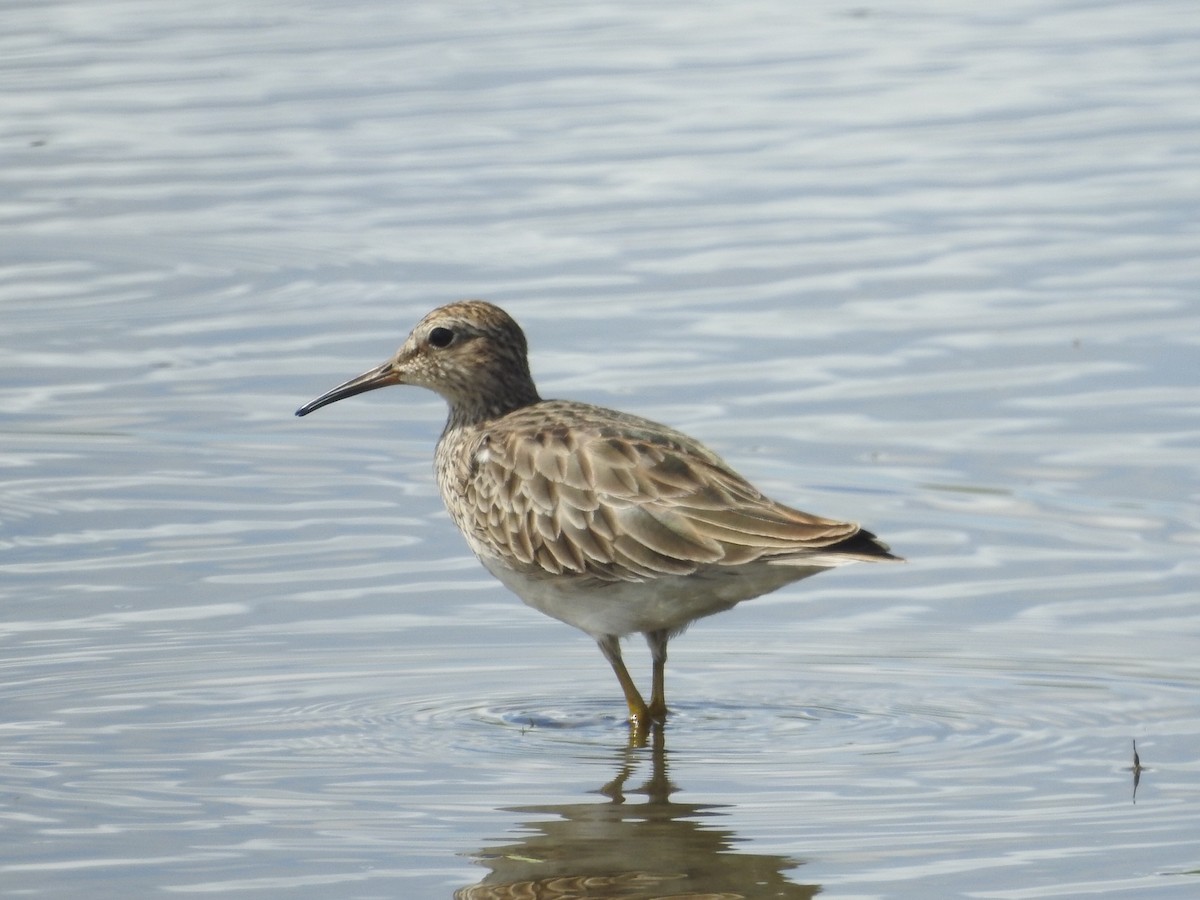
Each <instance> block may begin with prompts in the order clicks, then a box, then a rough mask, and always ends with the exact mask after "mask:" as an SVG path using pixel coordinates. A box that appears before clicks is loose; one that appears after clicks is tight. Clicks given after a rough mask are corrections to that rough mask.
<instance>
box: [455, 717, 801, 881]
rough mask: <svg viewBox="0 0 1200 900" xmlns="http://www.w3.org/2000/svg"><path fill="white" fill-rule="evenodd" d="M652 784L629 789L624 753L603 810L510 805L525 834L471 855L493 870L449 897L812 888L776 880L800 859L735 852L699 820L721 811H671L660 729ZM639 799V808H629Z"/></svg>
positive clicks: (636, 757)
mask: <svg viewBox="0 0 1200 900" xmlns="http://www.w3.org/2000/svg"><path fill="white" fill-rule="evenodd" d="M650 753H651V756H650V759H651V765H652V770H651V774H650V777H649V778H648V779H647V780H646V781H645V783H644V784H642V785H641V786H640V787H638V788H633V789H627V788H626V782H627V781H628V780H629V778H630V777H631V776H632V775H633V773H634V770H635V769H636V768H637V764H638V763H639V762H640V761H641V760H642V759H643V758H644V754H645V751H644V750H638V749H636V748H628V749H626V750H624V751H623V752H622V753H621V754H620V757H619V768H618V771H617V776H616V777H615V778H614V779H613V780H612V781H610V782H609V783H608V784H606V785H605V786H604V787H602V788H600V790H599V791H598V793H601V794H604V795H606V796H607V797H608V798H609V800H608V801H607V802H594V803H568V804H564V805H560V806H522V807H513V808H511V810H510V811H511V812H518V813H534V814H536V816H537V818H535V819H532V820H530V821H529V822H527V823H526V824H525V826H524V830H525V831H527V832H528V835H527V836H526V837H525V839H524V840H522V841H520V842H519V843H516V844H506V845H504V846H502V847H492V848H488V849H486V850H480V851H478V852H476V853H472V854H471V855H472V856H474V857H475V858H476V859H477V860H478V861H479V862H480V863H482V864H483V865H485V866H487V867H488V868H489V869H491V872H490V873H489V874H488V875H487V877H486V878H484V879H483V881H481V882H480V883H479V884H477V885H474V886H472V887H467V888H463V889H461V890H459V891H456V892H455V894H454V896H455V898H456V900H499V898H516V897H521V898H537V900H551V898H555V900H565V898H567V897H574V898H586V900H600V898H612V900H638V898H651V897H663V896H670V897H675V898H687V897H701V896H703V897H713V896H719V897H723V898H729V900H734V898H766V897H773V898H793V900H795V898H810V897H813V896H815V895H816V894H817V893H818V892H819V891H820V886H818V885H799V884H794V883H792V882H790V881H788V880H787V877H786V876H785V875H784V872H785V871H786V870H788V869H792V868H795V867H796V866H797V865H800V861H799V860H794V859H789V858H788V857H785V856H769V855H764V854H754V853H745V852H739V851H737V850H735V849H733V845H734V835H733V833H732V832H730V831H726V830H722V829H717V828H712V827H710V826H708V825H706V824H705V822H704V820H705V819H707V818H708V817H711V816H718V815H721V812H720V807H714V806H703V805H700V804H696V803H673V802H672V801H671V793H672V792H673V791H674V790H675V786H674V785H673V784H671V782H670V780H669V779H668V777H667V765H666V751H665V749H664V741H663V731H662V728H661V727H658V728H655V729H654V735H653V742H652V747H651V749H650ZM629 794H641V795H643V796H644V797H645V798H646V800H645V802H643V803H629V802H627V798H628V795H629Z"/></svg>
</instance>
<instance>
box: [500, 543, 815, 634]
mask: <svg viewBox="0 0 1200 900" xmlns="http://www.w3.org/2000/svg"><path fill="white" fill-rule="evenodd" d="M481 561H482V562H483V564H484V566H485V567H486V568H487V570H488V571H489V572H491V573H492V574H493V575H495V576H496V578H498V579H499V580H500V582H501V583H502V584H504V586H505V587H507V588H508V589H509V590H510V591H512V592H513V593H514V594H516V595H517V596H518V597H520V598H521V599H522V600H524V601H525V603H526V604H528V605H529V606H532V607H533V608H534V609H536V610H538V612H542V613H545V614H546V615H548V616H551V617H552V618H555V619H558V620H559V621H561V622H566V623H567V624H568V625H573V626H575V627H576V628H578V629H580V630H582V631H586V632H587V633H588V634H590V635H592V636H593V637H599V636H601V635H608V634H614V635H618V636H624V635H627V634H633V633H634V632H647V631H664V630H665V631H670V632H677V631H681V630H683V629H684V628H686V627H687V626H688V624H690V623H691V622H694V621H695V620H696V619H700V618H703V617H704V616H710V615H712V614H713V613H718V612H721V611H722V610H726V609H729V608H731V607H733V606H735V605H736V604H738V603H740V602H741V601H743V600H749V599H751V598H753V597H758V596H761V595H762V594H766V593H768V592H770V591H773V590H775V589H776V588H779V587H782V586H783V585H785V584H787V583H788V582H791V581H798V580H799V579H801V578H807V577H808V576H810V575H815V574H817V573H818V572H822V571H824V570H825V568H827V567H826V566H792V565H786V566H780V565H770V564H767V563H761V564H759V565H754V566H742V567H739V568H737V569H720V568H716V567H714V568H711V569H709V570H707V571H705V572H703V573H697V574H695V575H668V576H663V577H661V578H655V579H652V580H648V581H641V582H628V581H618V582H600V581H597V580H596V579H591V578H586V579H585V578H571V577H568V576H563V575H557V576H548V577H533V576H529V575H525V574H522V573H520V572H516V571H514V570H512V569H510V568H507V567H505V566H503V565H501V564H500V563H499V562H497V561H496V560H493V559H487V558H484V559H482V560H481Z"/></svg>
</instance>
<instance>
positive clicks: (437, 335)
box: [429, 327, 454, 350]
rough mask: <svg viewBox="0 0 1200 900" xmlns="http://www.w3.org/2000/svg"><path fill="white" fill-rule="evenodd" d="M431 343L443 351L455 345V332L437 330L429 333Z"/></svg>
mask: <svg viewBox="0 0 1200 900" xmlns="http://www.w3.org/2000/svg"><path fill="white" fill-rule="evenodd" d="M429 343H431V344H433V346H435V347H437V348H438V349H439V350H441V349H442V348H444V347H449V346H450V345H451V344H453V343H454V332H453V331H451V330H450V329H449V328H440V327H439V328H435V329H433V331H431V332H429Z"/></svg>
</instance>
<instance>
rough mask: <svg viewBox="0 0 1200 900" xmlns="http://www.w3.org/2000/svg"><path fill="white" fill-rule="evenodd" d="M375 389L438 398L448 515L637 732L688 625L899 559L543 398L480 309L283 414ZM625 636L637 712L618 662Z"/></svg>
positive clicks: (645, 429)
mask: <svg viewBox="0 0 1200 900" xmlns="http://www.w3.org/2000/svg"><path fill="white" fill-rule="evenodd" d="M388 385H414V386H417V387H423V388H427V389H429V390H431V391H433V392H434V393H436V394H439V395H441V397H442V398H443V399H444V400H445V401H446V403H447V405H448V407H449V415H448V417H447V419H446V424H445V427H444V429H443V430H442V433H441V437H440V438H439V439H438V442H437V447H436V450H435V452H434V468H435V472H436V477H437V483H438V487H439V489H440V492H441V495H442V500H443V501H444V503H445V506H446V509H447V511H448V512H449V514H450V518H451V519H452V520H453V521H454V524H455V525H457V526H458V529H459V531H460V532H462V534H463V536H464V537H465V538H466V541H467V544H468V545H469V546H470V548H471V550H472V551H473V552H474V554H475V556H476V557H478V559H479V561H480V562H481V563H482V564H483V566H484V567H485V568H486V569H487V570H488V571H489V572H490V573H491V574H492V575H493V576H495V578H497V579H498V580H499V581H500V582H501V583H502V584H503V585H504V586H505V587H507V588H508V589H509V590H510V591H512V593H514V594H516V595H517V596H518V597H519V598H520V599H521V600H522V601H524V602H525V603H526V604H527V605H528V606H530V607H532V608H534V609H536V610H538V611H540V612H542V613H545V614H546V615H548V616H551V617H552V618H555V619H558V620H560V621H562V622H565V623H566V624H568V625H572V626H574V627H575V628H577V629H579V630H581V631H583V632H585V633H586V634H588V635H590V636H591V637H592V639H593V640H595V642H596V644H597V646H598V647H599V648H600V652H601V653H602V654H603V655H604V657H605V659H606V660H608V663H609V665H610V666H611V667H612V670H613V672H614V673H615V674H616V677H617V681H618V682H619V683H620V686H621V690H622V692H623V693H624V695H625V701H626V705H627V706H628V709H629V717H628V719H629V723H630V726H631V728H633V729H636V730H638V731H640V732H641V733H643V734H644V733H645V730H646V729H647V728H649V727H650V726H652V725H657V726H661V724H662V723H663V722H664V721H665V719H666V716H667V701H666V686H665V669H666V662H667V644H668V642H669V641H670V640H671V639H672V638H674V637H675V636H677V635H678V634H680V633H682V632H683V631H684V630H685V629H686V628H687V627H688V626H689V625H690V624H691V623H692V622H694V621H696V620H697V619H701V618H704V617H706V616H710V615H713V614H715V613H719V612H722V611H724V610H728V609H730V608H732V607H733V606H735V605H737V604H738V603H740V602H742V601H743V600H749V599H752V598H754V597H758V596H761V595H763V594H766V593H769V592H771V591H774V590H777V589H778V588H781V587H783V586H784V585H786V584H790V583H792V582H795V581H799V580H800V579H802V578H807V577H809V576H811V575H815V574H817V573H818V572H821V571H824V570H825V569H829V568H833V567H836V566H841V565H844V564H847V563H852V562H902V561H903V559H902V558H901V557H899V556H896V555H894V554H892V553H891V552H890V548H889V547H888V546H887V544H885V543H884V542H883V541H881V540H880V539H879V538H877V537H876V536H875V535H874V534H873V533H871V532H870V531H867V530H866V529H864V528H862V527H861V526H859V525H858V524H856V523H853V522H843V521H839V520H836V519H829V518H823V517H821V516H816V515H812V514H810V513H806V512H801V511H800V510H797V509H793V508H791V507H789V506H785V505H784V504H782V503H779V502H777V501H775V500H772V499H770V498H769V497H767V496H766V495H765V494H763V493H762V492H761V491H760V490H758V489H757V488H755V487H754V486H753V485H752V484H751V483H750V482H749V481H747V480H746V479H745V478H743V477H742V476H741V475H739V474H738V473H737V472H736V471H734V469H733V468H732V467H731V466H730V465H729V464H728V463H726V462H725V461H724V460H723V459H721V457H719V456H718V455H717V454H716V453H714V452H713V451H712V450H710V449H708V448H707V447H705V446H704V445H703V444H701V443H700V442H699V441H697V440H696V439H694V438H692V437H689V436H688V435H686V434H684V433H682V432H680V431H676V430H675V429H673V428H669V427H667V426H665V425H661V424H659V423H657V422H654V421H651V420H650V419H645V418H642V417H640V416H636V415H632V414H630V413H626V412H619V411H617V410H613V409H606V408H604V407H601V406H594V405H592V404H588V403H582V402H577V401H572V400H554V399H543V398H542V397H541V395H540V394H539V393H538V390H537V387H536V385H535V383H534V379H533V377H532V375H531V373H530V367H529V351H528V343H527V341H526V338H525V333H524V331H522V329H521V327H520V326H519V325H518V324H517V322H516V321H515V320H514V319H513V318H512V317H511V316H510V315H509V314H508V313H506V312H505V311H504V310H503V309H501V308H500V307H498V306H495V305H493V304H491V303H488V302H486V301H483V300H462V301H458V302H454V303H450V304H448V305H445V306H441V307H438V308H437V309H434V310H433V311H431V312H430V313H428V314H427V315H426V316H425V317H424V318H422V319H421V320H420V322H418V323H417V325H416V326H415V327H414V328H413V330H412V332H411V333H410V334H409V336H408V338H407V339H406V340H405V341H404V343H403V344H402V345H401V347H400V348H399V350H397V351H396V353H395V355H393V356H392V357H391V358H390V359H388V360H387V361H386V362H384V363H382V364H381V365H378V366H376V367H375V368H373V369H370V370H369V371H366V372H364V373H363V374H361V375H359V376H357V377H355V378H351V379H350V380H349V381H346V382H343V383H342V384H339V385H337V386H336V387H334V388H332V389H331V390H329V391H327V392H325V393H324V394H321V395H320V396H319V397H317V398H316V399H314V400H312V401H310V402H309V403H307V404H305V405H304V406H302V407H301V408H300V409H298V410H297V411H296V415H297V416H306V415H308V414H309V413H311V412H313V411H314V410H317V409H320V408H321V407H323V406H327V405H328V404H330V403H334V402H336V401H339V400H344V399H346V398H347V397H352V396H355V395H357V394H361V393H364V392H366V391H373V390H376V389H377V388H382V387H385V386H388ZM635 633H640V634H642V635H643V636H644V637H645V640H646V642H647V644H648V645H649V648H650V656H651V662H652V675H651V693H650V699H649V701H648V702H647V701H646V700H645V699H644V698H643V695H642V694H641V692H640V691H639V690H638V687H637V685H636V684H635V682H634V679H633V678H632V677H631V676H630V674H629V671H628V669H627V667H626V665H625V663H624V661H623V659H622V655H621V643H620V642H621V639H622V638H624V637H627V636H629V635H632V634H635Z"/></svg>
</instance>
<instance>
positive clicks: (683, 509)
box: [452, 401, 872, 581]
mask: <svg viewBox="0 0 1200 900" xmlns="http://www.w3.org/2000/svg"><path fill="white" fill-rule="evenodd" d="M550 406H553V407H554V409H548V408H546V409H543V408H541V407H550ZM485 428H486V434H482V435H480V436H479V437H478V444H477V446H478V448H480V449H478V450H477V452H475V454H474V456H473V459H474V464H473V465H472V466H471V468H470V471H469V472H465V473H464V474H463V477H462V479H461V481H460V483H459V484H458V485H457V489H458V490H459V493H460V496H462V497H463V498H464V501H465V502H464V504H463V508H461V509H452V513H453V514H454V515H455V516H456V518H458V520H459V524H460V526H461V527H462V528H463V530H464V532H465V533H466V534H467V535H468V536H469V537H471V539H472V542H473V543H474V544H475V545H476V547H477V550H479V551H481V552H483V553H485V554H491V555H493V556H495V555H501V556H507V557H509V558H510V559H511V560H512V561H514V562H515V564H516V566H517V567H518V568H524V569H527V570H529V571H531V572H533V571H537V570H540V571H543V572H549V573H554V574H561V573H564V572H574V573H578V574H580V575H585V576H588V577H591V578H595V579H598V580H602V581H640V580H644V579H650V578H655V577H658V576H662V575H687V574H691V573H694V572H696V571H697V570H699V569H701V568H705V567H711V566H716V567H722V566H737V565H742V564H745V563H749V562H753V561H755V560H762V561H764V562H789V561H792V560H795V561H796V562H797V563H803V561H805V560H810V561H811V562H812V564H814V565H833V564H836V562H838V561H840V559H841V557H842V556H843V555H844V556H845V557H846V558H847V559H849V558H859V559H863V558H871V556H872V552H871V547H870V546H869V543H864V542H863V541H862V540H861V539H855V541H857V543H855V545H854V549H853V550H851V549H850V547H849V546H848V547H847V549H846V552H845V553H844V554H843V553H842V551H840V550H839V549H838V548H837V546H836V545H838V544H839V543H841V542H848V541H851V539H854V536H855V535H856V534H858V532H859V527H858V526H857V525H855V524H853V523H848V522H837V521H834V520H831V519H823V518H820V517H818V516H812V515H809V514H807V513H802V512H800V511H798V510H794V509H791V508H789V507H787V506H784V505H782V504H779V503H775V502H774V501H772V500H770V499H768V498H767V497H765V496H764V495H763V494H762V493H761V492H760V491H758V490H757V489H756V488H754V487H753V486H752V485H751V484H749V483H748V482H746V481H745V479H743V478H741V477H740V476H739V475H737V474H736V473H735V472H734V471H733V470H732V469H730V468H729V467H728V466H727V465H726V464H725V463H724V462H723V461H722V460H721V459H720V458H719V457H717V456H716V455H715V454H714V453H712V452H711V451H710V450H708V449H707V448H705V447H703V446H702V445H700V444H699V443H697V442H696V441H694V440H692V439H691V438H688V437H687V436H685V435H683V434H680V433H678V432H674V431H671V430H669V429H663V428H662V427H661V426H658V425H655V424H654V423H650V422H647V421H646V420H644V419H638V418H636V417H633V416H625V415H623V414H621V413H614V412H611V411H609V410H603V409H599V408H596V407H587V406H584V405H581V404H557V403H556V402H555V401H544V402H543V403H542V404H539V405H535V406H533V407H527V408H523V409H521V410H518V411H516V412H514V413H510V414H509V415H508V416H506V417H504V418H503V419H501V420H499V421H498V422H493V423H489V425H487V426H485ZM867 537H868V538H869V537H870V536H869V535H867ZM859 544H862V545H863V546H859Z"/></svg>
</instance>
